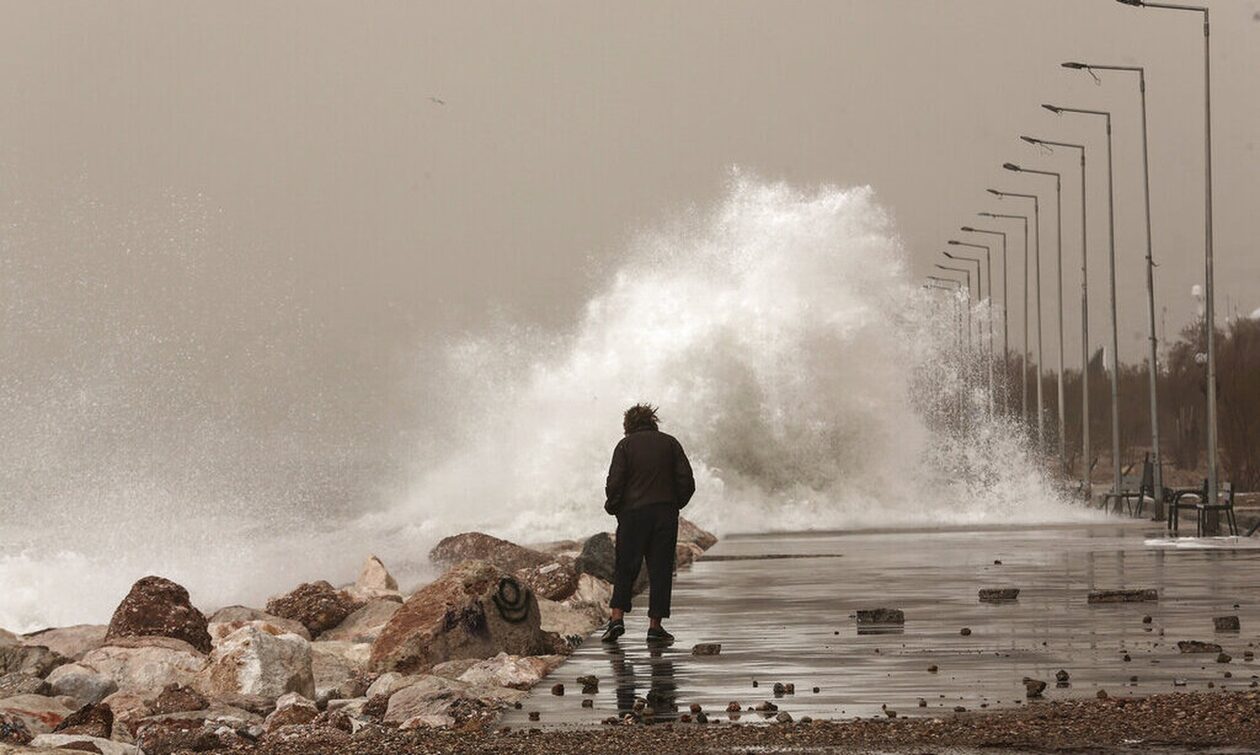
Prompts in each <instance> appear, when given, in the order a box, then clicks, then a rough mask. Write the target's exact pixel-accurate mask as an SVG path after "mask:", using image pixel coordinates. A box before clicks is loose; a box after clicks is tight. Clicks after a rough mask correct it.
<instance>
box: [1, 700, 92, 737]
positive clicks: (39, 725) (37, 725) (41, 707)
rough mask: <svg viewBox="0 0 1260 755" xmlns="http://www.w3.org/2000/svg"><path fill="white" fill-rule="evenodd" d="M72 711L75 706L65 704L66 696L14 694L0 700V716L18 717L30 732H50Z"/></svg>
mask: <svg viewBox="0 0 1260 755" xmlns="http://www.w3.org/2000/svg"><path fill="white" fill-rule="evenodd" d="M70 702H71V703H73V701H70ZM74 711H75V708H73V707H72V706H71V704H67V702H66V698H58V697H44V696H43V695H14V696H13V697H6V698H4V699H3V700H0V716H9V717H13V718H17V719H20V720H21V721H22V723H24V724H26V728H27V729H29V730H30V732H31V733H32V734H47V733H49V732H51V731H52V730H53V729H55V728H57V725H58V724H60V723H61V722H62V720H63V719H65V717H66V716H68V715H70V714H71V713H74Z"/></svg>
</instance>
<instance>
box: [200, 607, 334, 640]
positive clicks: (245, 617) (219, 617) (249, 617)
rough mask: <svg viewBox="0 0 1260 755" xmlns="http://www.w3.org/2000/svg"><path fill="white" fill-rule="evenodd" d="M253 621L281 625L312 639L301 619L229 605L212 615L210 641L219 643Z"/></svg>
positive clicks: (282, 627) (307, 638) (305, 638)
mask: <svg viewBox="0 0 1260 755" xmlns="http://www.w3.org/2000/svg"><path fill="white" fill-rule="evenodd" d="M253 621H263V622H266V623H268V624H272V625H274V626H277V627H280V628H281V629H283V630H285V631H286V632H291V633H293V634H296V635H297V636H299V637H301V638H302V639H304V640H309V639H311V633H310V631H308V630H307V628H306V627H304V626H302V622H300V621H294V620H293V619H286V618H283V617H281V616H276V615H274V614H270V613H267V612H266V611H262V610H259V609H257V608H250V607H249V606H228V607H226V608H220V609H219V610H217V611H215V612H214V614H213V615H211V616H210V641H211V642H214V643H217V642H218V641H219V640H221V639H223V638H224V637H226V636H228V635H229V634H231V633H232V632H234V631H236V629H239V628H240V626H241V625H242V624H244V623H249V622H253ZM216 624H222V625H227V624H233V625H235V626H233V627H227V626H222V627H219V628H218V629H217V630H216V628H215V625H216ZM216 635H217V636H216Z"/></svg>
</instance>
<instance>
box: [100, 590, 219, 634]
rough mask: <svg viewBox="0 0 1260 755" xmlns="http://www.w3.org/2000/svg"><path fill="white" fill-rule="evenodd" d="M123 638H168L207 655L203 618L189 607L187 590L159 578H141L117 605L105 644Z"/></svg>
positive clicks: (204, 618) (193, 608)
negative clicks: (179, 641) (182, 642)
mask: <svg viewBox="0 0 1260 755" xmlns="http://www.w3.org/2000/svg"><path fill="white" fill-rule="evenodd" d="M123 637H172V638H174V639H177V640H183V641H184V642H187V643H188V644H189V645H192V646H193V647H194V648H196V649H197V650H200V651H201V652H203V653H208V652H210V633H209V632H208V631H207V630H206V617H205V615H204V614H202V613H201V611H198V610H197V609H196V607H194V606H193V604H192V600H191V599H190V598H189V597H188V591H187V590H185V589H184V588H183V587H181V586H179V585H177V584H175V583H174V582H172V581H170V580H169V579H165V578H163V577H152V576H150V577H142V578H141V579H140V580H138V581H137V582H136V583H135V584H134V585H132V586H131V592H129V593H127V597H125V598H123V600H122V602H121V603H119V604H118V608H117V609H115V610H114V616H113V618H111V619H110V620H109V629H108V630H106V632H105V642H107V643H109V642H112V641H113V640H116V639H120V638H123Z"/></svg>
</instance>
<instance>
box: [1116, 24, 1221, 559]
mask: <svg viewBox="0 0 1260 755" xmlns="http://www.w3.org/2000/svg"><path fill="white" fill-rule="evenodd" d="M1120 2H1122V3H1124V4H1125V5H1138V6H1146V7H1149V8H1164V9H1167V10H1181V11H1194V12H1196V13H1202V14H1203V157H1204V160H1203V172H1204V186H1203V202H1204V213H1203V216H1204V217H1203V232H1204V242H1203V267H1204V271H1203V272H1204V288H1205V295H1206V301H1205V302H1204V306H1205V307H1206V312H1205V313H1204V315H1205V316H1204V320H1205V323H1204V324H1205V326H1206V327H1207V334H1206V336H1207V426H1208V427H1207V431H1208V470H1207V471H1208V490H1207V494H1208V501H1210V502H1212V503H1216V501H1217V496H1218V493H1219V490H1220V480H1219V477H1218V474H1217V432H1216V425H1217V420H1216V304H1215V302H1216V292H1215V286H1214V280H1213V278H1214V276H1213V270H1212V35H1211V28H1212V27H1211V23H1210V14H1209V11H1208V9H1207V8H1206V7H1202V6H1197V5H1179V4H1173V3H1151V2H1145V1H1144V0H1120ZM1218 525H1219V521H1218V516H1217V513H1216V512H1215V511H1208V512H1205V515H1204V518H1203V531H1204V534H1210V535H1214V534H1216V531H1217V528H1218Z"/></svg>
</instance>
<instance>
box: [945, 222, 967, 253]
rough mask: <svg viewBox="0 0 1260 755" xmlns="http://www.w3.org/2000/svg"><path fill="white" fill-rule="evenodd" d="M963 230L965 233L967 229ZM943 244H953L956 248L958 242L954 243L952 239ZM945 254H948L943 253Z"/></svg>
mask: <svg viewBox="0 0 1260 755" xmlns="http://www.w3.org/2000/svg"><path fill="white" fill-rule="evenodd" d="M963 230H964V231H965V230H967V229H966V228H964V229H963ZM945 243H946V244H953V245H955V246H957V245H958V242H957V241H955V240H953V239H950V240H949V241H946V242H945ZM945 254H949V252H945Z"/></svg>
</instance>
